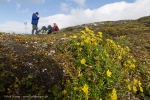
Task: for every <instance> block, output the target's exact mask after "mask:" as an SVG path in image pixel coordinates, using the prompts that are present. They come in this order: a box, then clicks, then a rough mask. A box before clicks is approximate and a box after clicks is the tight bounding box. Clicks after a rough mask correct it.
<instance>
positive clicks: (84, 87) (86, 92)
mask: <svg viewBox="0 0 150 100" xmlns="http://www.w3.org/2000/svg"><path fill="white" fill-rule="evenodd" d="M88 89H89V86H88V85H87V84H85V85H84V86H83V88H82V91H83V92H84V93H85V95H86V99H87V100H88V92H89V91H88Z"/></svg>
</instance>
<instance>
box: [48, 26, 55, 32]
mask: <svg viewBox="0 0 150 100" xmlns="http://www.w3.org/2000/svg"><path fill="white" fill-rule="evenodd" d="M47 30H48V34H51V33H52V32H53V31H54V29H53V27H52V26H51V25H48V27H47Z"/></svg>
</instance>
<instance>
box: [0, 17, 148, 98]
mask: <svg viewBox="0 0 150 100" xmlns="http://www.w3.org/2000/svg"><path fill="white" fill-rule="evenodd" d="M149 22H150V17H149V16H146V17H142V18H139V19H137V20H120V21H104V22H95V23H89V24H83V25H78V26H73V27H67V28H64V29H62V30H60V31H58V32H54V33H52V34H48V35H24V34H9V33H2V32H1V33H0V95H1V97H0V98H1V100H2V99H7V98H9V96H11V98H12V100H16V99H15V98H13V96H14V97H15V96H16V97H17V96H20V98H25V97H26V98H28V99H29V100H32V98H36V97H37V98H38V96H39V98H41V99H43V100H45V99H48V100H150V23H149ZM31 97H32V98H31Z"/></svg>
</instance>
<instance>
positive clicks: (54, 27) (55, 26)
mask: <svg viewBox="0 0 150 100" xmlns="http://www.w3.org/2000/svg"><path fill="white" fill-rule="evenodd" d="M53 30H54V31H59V28H58V26H57V24H56V23H54V26H53Z"/></svg>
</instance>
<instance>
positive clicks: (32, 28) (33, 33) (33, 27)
mask: <svg viewBox="0 0 150 100" xmlns="http://www.w3.org/2000/svg"><path fill="white" fill-rule="evenodd" d="M32 34H34V25H32Z"/></svg>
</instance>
